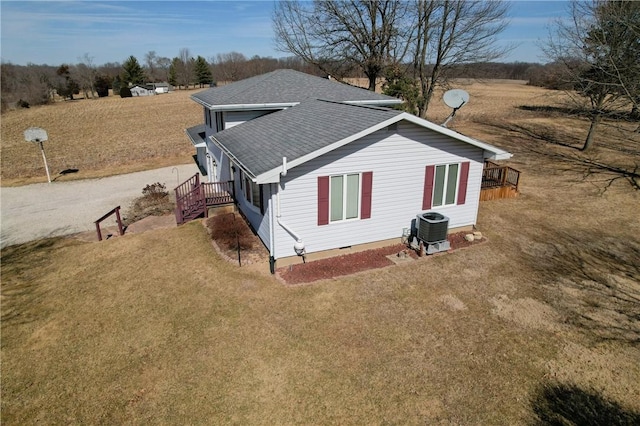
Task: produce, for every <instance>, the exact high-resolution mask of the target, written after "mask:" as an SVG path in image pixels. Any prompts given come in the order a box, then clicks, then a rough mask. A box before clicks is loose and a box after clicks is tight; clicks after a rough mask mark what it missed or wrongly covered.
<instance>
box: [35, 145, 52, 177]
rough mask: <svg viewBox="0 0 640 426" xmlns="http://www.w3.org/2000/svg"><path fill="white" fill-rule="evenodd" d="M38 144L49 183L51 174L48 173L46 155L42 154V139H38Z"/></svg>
mask: <svg viewBox="0 0 640 426" xmlns="http://www.w3.org/2000/svg"><path fill="white" fill-rule="evenodd" d="M38 143H39V144H40V151H42V159H43V160H44V168H45V170H46V171H47V180H48V181H49V183H51V174H49V165H48V164H47V156H46V155H44V144H43V143H42V141H38Z"/></svg>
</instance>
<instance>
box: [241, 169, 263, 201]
mask: <svg viewBox="0 0 640 426" xmlns="http://www.w3.org/2000/svg"><path fill="white" fill-rule="evenodd" d="M240 189H242V193H243V194H244V198H245V199H246V200H247V201H248V202H249V203H251V204H252V205H254V206H255V207H256V208H257V209H258V210H260V211H262V204H261V200H260V185H258V184H257V183H255V182H254V181H252V180H251V179H250V178H249V176H247V175H246V174H245V173H244V172H243V171H240Z"/></svg>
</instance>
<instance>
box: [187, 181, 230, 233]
mask: <svg viewBox="0 0 640 426" xmlns="http://www.w3.org/2000/svg"><path fill="white" fill-rule="evenodd" d="M175 193H176V211H175V214H176V223H177V224H178V225H181V224H183V223H185V222H188V221H190V220H193V219H196V218H199V217H207V212H208V208H209V207H213V206H221V205H225V204H232V203H235V195H234V192H233V181H228V182H200V176H199V175H198V174H195V175H193V176H192V177H190V178H189V179H187V180H186V181H185V182H183V183H182V184H180V185H179V186H178V187H177V188H176V189H175Z"/></svg>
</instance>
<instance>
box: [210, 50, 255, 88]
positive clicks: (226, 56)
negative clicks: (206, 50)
mask: <svg viewBox="0 0 640 426" xmlns="http://www.w3.org/2000/svg"><path fill="white" fill-rule="evenodd" d="M211 63H212V64H214V70H213V74H214V75H213V76H214V78H215V79H216V80H217V81H238V80H242V79H243V78H246V77H249V75H248V74H247V73H246V63H247V58H246V57H245V56H244V55H243V54H242V53H239V52H229V53H219V54H218V55H216V57H215V58H211Z"/></svg>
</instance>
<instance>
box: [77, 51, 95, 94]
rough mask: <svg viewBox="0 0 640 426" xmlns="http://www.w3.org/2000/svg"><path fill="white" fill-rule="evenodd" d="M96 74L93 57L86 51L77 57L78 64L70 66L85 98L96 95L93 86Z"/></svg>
mask: <svg viewBox="0 0 640 426" xmlns="http://www.w3.org/2000/svg"><path fill="white" fill-rule="evenodd" d="M96 74H97V70H96V67H95V65H94V63H93V57H91V56H89V54H88V53H85V54H84V55H83V56H82V57H80V58H78V64H77V65H76V66H75V67H73V68H72V75H73V78H74V80H75V81H76V82H77V83H78V85H79V86H80V89H81V90H82V92H83V94H84V98H85V99H88V98H92V99H93V98H94V97H97V93H96V88H95V78H96Z"/></svg>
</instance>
